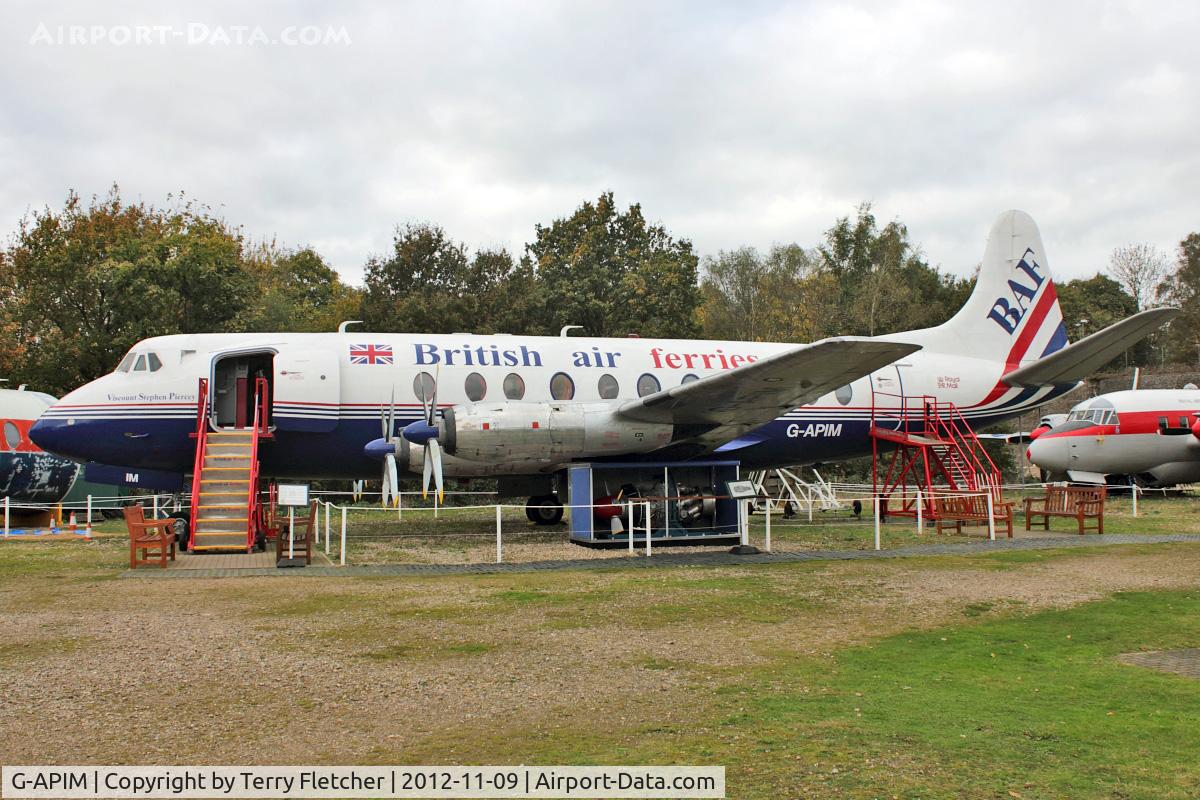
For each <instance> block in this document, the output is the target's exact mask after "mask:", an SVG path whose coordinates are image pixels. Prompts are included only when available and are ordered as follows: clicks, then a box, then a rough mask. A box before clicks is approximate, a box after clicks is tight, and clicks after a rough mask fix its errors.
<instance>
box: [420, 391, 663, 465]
mask: <svg viewBox="0 0 1200 800" xmlns="http://www.w3.org/2000/svg"><path fill="white" fill-rule="evenodd" d="M439 428H440V429H441V430H442V431H443V432H442V434H441V435H440V436H439V441H440V442H441V444H442V447H443V448H444V449H445V451H446V452H447V453H449V454H450V455H452V456H454V457H456V458H462V459H466V460H469V461H485V462H487V461H497V460H511V461H546V460H558V459H567V458H581V457H593V456H603V455H622V454H626V453H646V452H649V451H651V450H657V449H658V448H660V447H665V446H666V445H668V444H670V442H671V436H672V432H673V429H674V426H673V425H671V424H662V423H653V422H637V421H636V420H630V419H625V418H624V417H619V416H617V414H616V408H615V406H614V404H613V403H554V402H549V403H538V402H524V401H517V400H512V401H500V402H492V403H488V402H483V403H468V404H464V405H458V406H455V407H454V408H451V409H448V410H446V411H445V412H443V419H442V421H441V423H440V424H439Z"/></svg>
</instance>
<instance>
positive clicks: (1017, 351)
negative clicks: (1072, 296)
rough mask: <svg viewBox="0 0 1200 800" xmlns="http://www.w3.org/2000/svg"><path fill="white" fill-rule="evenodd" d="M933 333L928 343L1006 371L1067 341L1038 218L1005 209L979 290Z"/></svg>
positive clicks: (981, 270) (981, 272)
mask: <svg viewBox="0 0 1200 800" xmlns="http://www.w3.org/2000/svg"><path fill="white" fill-rule="evenodd" d="M928 334H929V341H928V342H927V343H926V346H928V347H931V348H933V349H936V350H937V351H939V352H944V353H960V354H962V355H974V356H980V357H983V358H991V359H995V360H1003V361H1004V362H1005V363H1006V365H1007V367H1006V371H1007V370H1011V369H1015V368H1016V367H1019V366H1021V364H1022V363H1027V362H1031V361H1036V360H1037V359H1039V358H1042V357H1043V356H1047V355H1049V354H1051V353H1053V352H1055V351H1057V350H1061V349H1062V348H1063V347H1065V346H1066V345H1067V331H1066V328H1065V327H1064V326H1063V316H1062V311H1061V310H1059V307H1058V293H1057V292H1056V291H1055V289H1054V280H1053V278H1051V276H1050V267H1049V265H1048V262H1047V259H1046V250H1045V248H1044V247H1043V245H1042V236H1041V234H1040V233H1038V228H1037V224H1036V223H1034V221H1033V218H1032V217H1030V216H1029V215H1028V214H1026V213H1025V212H1024V211H1005V212H1004V213H1003V214H1001V215H1000V216H999V217H998V218H997V219H996V221H995V223H993V225H992V231H991V233H990V234H988V241H987V249H986V250H985V251H984V254H983V262H982V264H981V265H980V267H979V277H978V279H977V280H976V283H975V290H974V291H973V292H972V293H971V296H970V298H969V299H968V300H967V302H966V304H965V305H964V306H963V307H962V308H961V309H960V310H959V312H958V313H957V314H955V315H954V316H953V317H951V318H950V320H949V321H948V322H946V323H944V324H943V325H939V326H938V327H936V328H932V329H930V330H929V331H928Z"/></svg>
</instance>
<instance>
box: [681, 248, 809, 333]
mask: <svg viewBox="0 0 1200 800" xmlns="http://www.w3.org/2000/svg"><path fill="white" fill-rule="evenodd" d="M703 273H704V280H703V282H702V283H701V285H700V293H701V297H702V303H703V305H702V306H701V314H700V319H701V327H702V330H703V335H704V336H705V337H706V338H710V339H738V340H748V341H783V342H786V341H806V340H807V339H809V338H811V333H812V330H811V327H812V326H811V325H810V324H809V323H810V322H811V321H812V319H813V317H812V315H810V314H808V313H806V312H807V311H809V310H811V309H812V308H813V307H814V306H818V305H824V304H822V303H819V302H817V297H816V295H817V294H818V293H819V292H820V291H821V288H822V287H821V286H820V282H819V280H818V279H819V277H820V276H816V275H814V255H813V254H812V253H811V252H809V251H807V250H805V249H804V248H802V247H800V246H799V245H795V244H791V245H776V246H774V247H772V248H771V250H770V251H769V252H768V253H767V254H766V255H765V256H764V255H761V254H760V253H759V252H758V251H757V250H755V249H754V248H752V247H742V248H739V249H737V250H731V251H721V252H720V253H718V254H717V255H716V256H710V257H707V258H705V259H704V262H703ZM826 294H827V293H826Z"/></svg>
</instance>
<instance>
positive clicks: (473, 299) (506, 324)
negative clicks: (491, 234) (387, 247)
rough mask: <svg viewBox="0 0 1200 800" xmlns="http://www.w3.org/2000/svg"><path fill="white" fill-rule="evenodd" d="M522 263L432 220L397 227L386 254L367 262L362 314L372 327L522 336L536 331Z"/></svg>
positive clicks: (528, 275) (529, 285) (527, 274)
mask: <svg viewBox="0 0 1200 800" xmlns="http://www.w3.org/2000/svg"><path fill="white" fill-rule="evenodd" d="M536 298H537V291H536V287H534V286H533V277H532V272H531V270H530V269H529V268H528V266H527V265H521V264H516V263H514V261H513V258H512V256H511V255H510V254H509V253H508V251H507V250H481V251H479V252H477V253H476V254H475V255H474V256H471V255H470V254H469V253H468V252H467V249H466V247H465V246H464V245H462V244H459V243H457V242H455V241H453V240H451V239H450V238H449V236H447V234H446V232H445V231H444V230H443V229H442V228H441V227H439V226H437V225H432V224H429V223H420V224H410V225H406V226H405V227H404V228H398V229H397V231H396V235H395V238H394V240H393V242H392V253H391V254H390V255H389V257H388V258H386V259H384V258H379V257H376V258H372V259H371V260H370V261H368V262H367V269H366V287H365V290H364V292H363V294H362V318H363V320H364V322H365V323H366V324H367V326H369V327H370V328H371V329H372V330H380V331H412V332H428V333H454V332H456V331H470V332H478V333H492V332H494V331H499V332H503V333H525V332H529V331H531V330H540V325H539V323H538V321H537V314H536V313H534V308H535V307H536Z"/></svg>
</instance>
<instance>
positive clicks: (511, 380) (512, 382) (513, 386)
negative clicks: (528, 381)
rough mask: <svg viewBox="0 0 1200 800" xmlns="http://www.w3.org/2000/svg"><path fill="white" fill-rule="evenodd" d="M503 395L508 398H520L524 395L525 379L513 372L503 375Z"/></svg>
mask: <svg viewBox="0 0 1200 800" xmlns="http://www.w3.org/2000/svg"><path fill="white" fill-rule="evenodd" d="M504 396H505V397H507V398H508V399H509V400H520V399H521V398H522V397H524V396H525V379H524V378H522V377H521V376H520V375H518V374H517V373H515V372H510V373H508V374H507V375H505V376H504Z"/></svg>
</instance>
